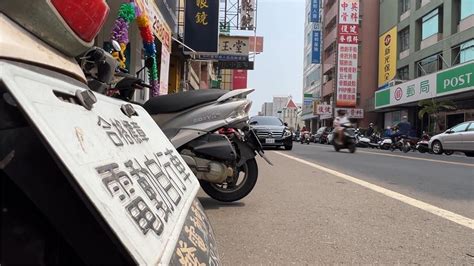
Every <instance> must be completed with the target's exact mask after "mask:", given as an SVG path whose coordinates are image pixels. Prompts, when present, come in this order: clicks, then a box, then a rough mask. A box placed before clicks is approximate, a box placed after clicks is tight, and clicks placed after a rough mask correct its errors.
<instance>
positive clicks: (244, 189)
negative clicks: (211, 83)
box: [143, 89, 271, 202]
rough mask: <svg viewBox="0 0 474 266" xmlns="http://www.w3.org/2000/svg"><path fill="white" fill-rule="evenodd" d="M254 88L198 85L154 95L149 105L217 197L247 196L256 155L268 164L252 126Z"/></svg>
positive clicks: (207, 189) (208, 190) (254, 173)
mask: <svg viewBox="0 0 474 266" xmlns="http://www.w3.org/2000/svg"><path fill="white" fill-rule="evenodd" d="M253 91H254V90H253V89H242V90H235V91H226V90H214V89H213V90H196V91H188V92H183V93H179V94H170V95H165V96H160V97H155V98H151V99H150V100H149V101H148V102H146V103H145V104H144V106H143V107H144V108H145V110H147V111H148V113H149V114H150V115H151V116H152V118H153V119H154V120H155V122H156V123H157V124H158V125H159V126H160V128H161V129H162V130H163V132H164V133H165V134H166V136H167V137H168V138H169V139H170V140H171V143H173V145H174V146H175V148H176V149H177V150H178V151H179V152H180V154H181V156H182V157H183V159H184V160H185V161H186V163H187V164H188V166H189V167H190V168H191V169H192V170H193V172H194V174H195V175H196V176H197V177H198V179H200V181H201V187H202V189H203V190H204V191H205V192H206V193H207V194H208V195H209V196H211V197H212V198H214V199H216V200H219V201H224V202H232V201H237V200H240V199H242V198H243V197H245V196H247V195H248V194H249V193H250V192H251V191H252V189H253V188H254V186H255V184H256V182H257V177H258V166H257V162H256V160H255V156H256V155H257V154H260V156H262V157H263V158H264V159H265V160H266V161H267V162H268V163H270V164H271V162H270V161H269V160H268V159H267V158H266V157H265V155H264V152H263V149H262V145H261V144H260V141H259V140H258V137H257V136H256V135H255V133H254V132H253V131H252V129H250V127H249V124H248V120H249V116H248V112H249V110H250V107H251V105H252V102H251V101H250V100H248V99H246V96H247V95H248V94H250V93H251V92H253Z"/></svg>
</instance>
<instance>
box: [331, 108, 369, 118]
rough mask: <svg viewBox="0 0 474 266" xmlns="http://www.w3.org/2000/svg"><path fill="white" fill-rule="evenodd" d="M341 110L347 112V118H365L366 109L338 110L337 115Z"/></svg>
mask: <svg viewBox="0 0 474 266" xmlns="http://www.w3.org/2000/svg"><path fill="white" fill-rule="evenodd" d="M339 110H344V111H346V115H347V118H355V119H362V118H364V109H359V108H336V113H337V112H338V111H339Z"/></svg>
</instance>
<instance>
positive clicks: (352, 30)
mask: <svg viewBox="0 0 474 266" xmlns="http://www.w3.org/2000/svg"><path fill="white" fill-rule="evenodd" d="M349 31H350V33H357V30H356V26H355V25H351V26H350V27H349Z"/></svg>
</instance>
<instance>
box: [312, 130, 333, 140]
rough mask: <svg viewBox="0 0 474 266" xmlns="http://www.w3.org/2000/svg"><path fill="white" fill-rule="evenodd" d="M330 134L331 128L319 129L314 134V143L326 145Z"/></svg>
mask: <svg viewBox="0 0 474 266" xmlns="http://www.w3.org/2000/svg"><path fill="white" fill-rule="evenodd" d="M331 132H332V127H320V128H319V129H318V131H316V134H314V142H315V143H326V142H327V140H328V135H329V133H331Z"/></svg>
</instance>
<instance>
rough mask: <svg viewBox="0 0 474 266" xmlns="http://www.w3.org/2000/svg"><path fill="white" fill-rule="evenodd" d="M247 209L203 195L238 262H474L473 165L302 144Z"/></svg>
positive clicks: (228, 257)
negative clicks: (344, 150)
mask: <svg viewBox="0 0 474 266" xmlns="http://www.w3.org/2000/svg"><path fill="white" fill-rule="evenodd" d="M267 154H268V157H269V158H270V159H271V160H272V161H273V163H274V165H275V166H273V167H272V166H269V165H267V164H266V163H265V162H264V161H263V160H259V162H258V163H259V170H260V173H259V181H258V183H257V186H256V187H255V189H254V191H252V193H251V194H250V195H249V196H248V197H246V198H245V199H243V200H241V201H240V202H236V203H231V204H224V203H220V202H216V201H214V200H212V199H210V198H209V197H207V195H205V194H204V193H202V192H201V194H200V200H201V202H202V204H203V206H204V208H205V209H206V212H207V214H208V216H209V218H210V220H211V222H212V224H213V227H214V230H215V233H216V237H217V241H218V245H219V251H220V254H221V259H222V261H223V263H224V264H225V265H236V264H239V265H240V264H278V265H288V264H329V263H331V264H333V263H357V264H361V263H363V264H367V263H385V264H395V263H397V264H398V263H399V264H408V263H410V264H411V263H415V264H448V263H449V264H474V220H473V219H474V159H473V158H467V157H462V156H450V157H448V156H435V155H421V154H419V153H409V154H403V153H401V152H394V153H391V152H384V151H377V150H367V149H360V150H358V151H357V152H356V154H349V153H336V152H334V151H333V149H332V148H331V146H326V145H319V144H318V145H317V144H311V145H300V144H295V146H294V149H293V151H290V152H289V151H283V150H278V151H277V150H274V151H267Z"/></svg>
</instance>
